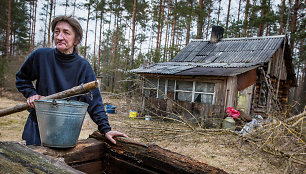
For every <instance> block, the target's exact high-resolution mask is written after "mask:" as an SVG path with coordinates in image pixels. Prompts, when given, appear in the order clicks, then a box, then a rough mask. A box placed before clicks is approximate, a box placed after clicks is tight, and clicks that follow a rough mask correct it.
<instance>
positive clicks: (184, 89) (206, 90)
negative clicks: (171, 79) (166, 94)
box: [174, 81, 215, 104]
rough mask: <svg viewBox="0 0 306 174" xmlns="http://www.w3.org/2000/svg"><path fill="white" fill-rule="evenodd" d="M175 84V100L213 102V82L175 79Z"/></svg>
mask: <svg viewBox="0 0 306 174" xmlns="http://www.w3.org/2000/svg"><path fill="white" fill-rule="evenodd" d="M175 86H176V88H175V98H174V99H175V100H180V101H188V102H198V103H204V104H213V103H214V96H215V84H214V83H205V82H195V81H193V82H191V81H176V83H175Z"/></svg>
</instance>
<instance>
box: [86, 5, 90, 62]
mask: <svg viewBox="0 0 306 174" xmlns="http://www.w3.org/2000/svg"><path fill="white" fill-rule="evenodd" d="M90 6H91V4H90V2H89V3H88V13H87V22H86V35H85V48H84V59H86V53H87V35H88V24H89V21H90Z"/></svg>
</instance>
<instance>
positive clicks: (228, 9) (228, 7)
mask: <svg viewBox="0 0 306 174" xmlns="http://www.w3.org/2000/svg"><path fill="white" fill-rule="evenodd" d="M230 11H231V0H228V6H227V16H226V24H225V37H227V30H228V21H229V17H230Z"/></svg>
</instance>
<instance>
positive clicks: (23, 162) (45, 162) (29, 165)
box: [0, 142, 83, 174]
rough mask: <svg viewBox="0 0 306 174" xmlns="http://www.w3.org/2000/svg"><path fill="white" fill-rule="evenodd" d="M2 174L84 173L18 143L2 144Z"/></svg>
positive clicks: (0, 156)
mask: <svg viewBox="0 0 306 174" xmlns="http://www.w3.org/2000/svg"><path fill="white" fill-rule="evenodd" d="M0 173H16V174H19V173H20V174H24V173H57V174H61V173H83V172H81V171H78V170H75V169H73V168H72V167H70V166H68V165H67V164H65V162H63V161H61V160H55V159H53V158H51V157H48V156H44V155H42V154H40V153H37V152H35V151H33V150H31V149H30V148H27V147H26V146H24V145H21V144H19V143H17V142H0Z"/></svg>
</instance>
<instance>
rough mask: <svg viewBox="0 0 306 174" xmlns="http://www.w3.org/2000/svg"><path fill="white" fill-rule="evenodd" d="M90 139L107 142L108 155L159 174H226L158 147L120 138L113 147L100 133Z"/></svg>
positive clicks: (95, 133) (94, 134)
mask: <svg viewBox="0 0 306 174" xmlns="http://www.w3.org/2000/svg"><path fill="white" fill-rule="evenodd" d="M90 137H92V138H95V139H99V140H101V141H103V142H105V144H106V145H107V149H106V151H105V153H106V154H110V155H111V156H113V157H116V158H118V159H121V160H125V161H127V162H129V163H133V164H135V165H137V166H140V167H142V168H145V169H147V170H150V171H156V172H157V173H176V174H183V173H184V174H186V173H190V174H191V173H220V174H225V173H226V172H225V171H223V170H221V169H219V168H215V167H212V166H209V165H207V164H205V163H201V162H198V161H196V160H194V159H192V158H189V157H186V156H184V155H181V154H178V153H175V152H171V151H169V150H166V149H163V148H161V147H159V146H157V145H144V144H141V143H137V142H134V141H132V140H129V139H125V138H121V137H118V138H117V144H116V145H113V144H110V143H108V142H107V141H106V140H105V137H104V136H102V135H101V134H100V133H98V132H94V133H93V134H92V135H91V136H90Z"/></svg>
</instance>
